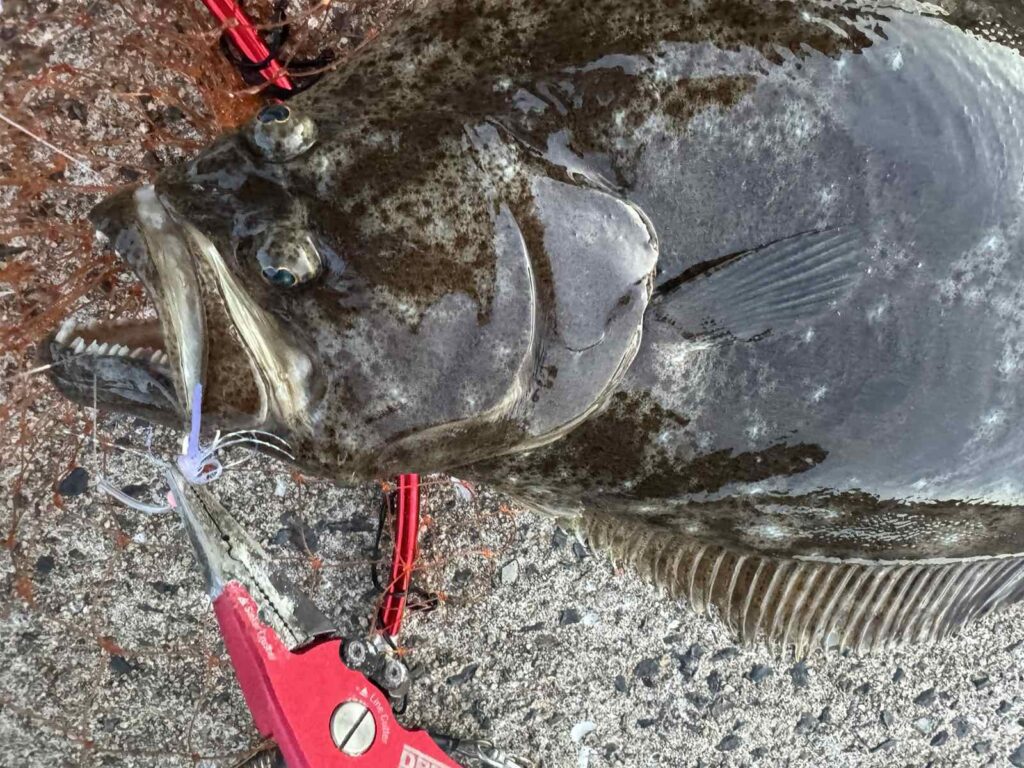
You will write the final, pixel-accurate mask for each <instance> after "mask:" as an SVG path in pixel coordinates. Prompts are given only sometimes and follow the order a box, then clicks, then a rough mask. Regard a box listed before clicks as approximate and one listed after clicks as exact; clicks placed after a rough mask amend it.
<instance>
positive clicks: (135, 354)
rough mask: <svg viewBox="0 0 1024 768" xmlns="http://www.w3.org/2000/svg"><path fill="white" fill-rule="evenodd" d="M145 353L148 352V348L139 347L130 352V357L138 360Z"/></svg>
mask: <svg viewBox="0 0 1024 768" xmlns="http://www.w3.org/2000/svg"><path fill="white" fill-rule="evenodd" d="M144 354H146V350H144V349H143V348H142V347H137V348H136V349H133V350H132V351H131V352H130V353H129V354H128V357H130V358H131V359H132V360H138V359H139V358H140V357H142V356H143V355H144Z"/></svg>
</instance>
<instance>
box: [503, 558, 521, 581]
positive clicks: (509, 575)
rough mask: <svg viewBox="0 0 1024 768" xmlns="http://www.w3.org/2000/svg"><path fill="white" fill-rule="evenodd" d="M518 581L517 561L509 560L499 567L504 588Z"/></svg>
mask: <svg viewBox="0 0 1024 768" xmlns="http://www.w3.org/2000/svg"><path fill="white" fill-rule="evenodd" d="M517 581H519V561H518V560H510V561H509V562H507V563H505V565H503V566H502V567H501V583H502V584H504V585H505V586H509V585H511V584H515V583H516V582H517Z"/></svg>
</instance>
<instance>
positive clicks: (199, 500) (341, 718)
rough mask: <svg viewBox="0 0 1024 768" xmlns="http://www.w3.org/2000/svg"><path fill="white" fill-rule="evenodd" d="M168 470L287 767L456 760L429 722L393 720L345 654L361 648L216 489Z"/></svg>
mask: <svg viewBox="0 0 1024 768" xmlns="http://www.w3.org/2000/svg"><path fill="white" fill-rule="evenodd" d="M166 473H167V481H168V483H169V485H170V493H171V498H172V500H173V503H174V504H173V505H174V506H175V507H176V508H177V510H178V512H179V514H180V516H181V519H182V520H183V521H184V523H185V528H186V530H187V531H188V534H189V538H190V539H191V540H192V544H193V545H194V547H195V551H196V557H197V559H198V561H199V564H200V566H201V568H202V570H203V574H204V576H205V578H206V586H207V591H208V593H209V595H210V597H211V599H212V600H213V607H214V611H215V613H216V615H217V622H218V623H219V625H220V630H221V634H222V635H223V637H224V645H225V646H226V647H227V651H228V654H229V655H230V657H231V663H232V664H233V666H234V668H235V673H236V674H237V676H238V682H239V685H240V686H241V688H242V693H243V694H244V695H245V701H246V704H248V706H249V710H250V711H251V712H252V715H253V720H254V721H255V723H256V727H257V728H258V729H259V731H260V733H261V734H262V735H263V736H265V737H267V738H271V739H273V740H274V741H275V742H277V745H278V747H279V749H280V751H281V753H282V755H283V757H284V760H285V762H286V763H287V765H288V768H334V767H335V766H338V767H344V768H352V767H353V766H357V767H358V768H459V765H458V764H457V763H455V762H454V761H453V760H452V759H451V757H449V756H448V755H447V754H446V753H445V752H444V750H442V749H441V747H440V746H439V745H438V744H437V742H435V741H434V739H433V738H432V737H431V736H430V734H428V733H427V732H426V731H423V730H407V729H406V728H403V727H402V726H401V725H400V724H399V723H398V721H397V720H396V718H395V714H394V711H393V709H392V707H391V704H390V701H389V698H388V696H387V695H386V693H385V692H384V690H382V689H381V688H379V687H378V686H377V684H375V683H374V682H373V681H371V679H370V678H368V677H366V676H365V675H363V674H362V673H360V672H358V671H356V670H355V669H352V668H350V667H349V666H348V665H346V663H345V661H344V660H343V659H349V660H351V659H352V658H353V656H358V655H359V653H354V652H355V651H358V650H359V649H358V648H355V647H349V648H345V647H344V645H343V641H342V640H340V639H339V638H338V636H337V630H336V628H335V627H334V626H333V625H332V624H331V622H330V620H329V619H327V617H326V616H325V615H324V614H323V613H321V612H320V610H319V609H318V608H317V607H316V606H315V605H314V604H313V602H312V601H311V600H310V599H309V598H308V597H307V596H306V595H305V594H303V593H302V592H301V591H300V590H299V589H298V588H297V587H295V585H293V584H292V583H290V582H289V581H288V580H287V579H285V578H283V577H282V576H281V575H280V574H278V573H277V572H276V570H275V568H274V565H273V562H272V560H271V559H270V557H269V556H268V555H267V553H266V551H265V550H264V549H263V548H262V547H261V546H260V545H259V543H258V542H256V541H255V540H254V539H253V538H252V537H251V536H249V535H248V534H247V533H246V532H245V530H244V529H243V528H242V526H241V525H240V524H239V523H238V521H237V520H236V519H235V518H234V517H233V516H232V515H231V514H230V513H229V512H228V511H227V509H225V508H224V506H223V505H222V504H221V503H220V502H219V501H217V499H216V498H215V497H214V496H213V494H211V493H210V491H209V490H207V488H206V487H205V486H203V485H191V484H189V483H188V482H187V481H186V480H185V477H184V476H183V475H182V474H181V472H180V471H179V470H178V468H177V467H174V466H168V468H167V470H166ZM355 642H356V643H359V642H361V641H355ZM346 651H347V653H346ZM343 654H344V655H343Z"/></svg>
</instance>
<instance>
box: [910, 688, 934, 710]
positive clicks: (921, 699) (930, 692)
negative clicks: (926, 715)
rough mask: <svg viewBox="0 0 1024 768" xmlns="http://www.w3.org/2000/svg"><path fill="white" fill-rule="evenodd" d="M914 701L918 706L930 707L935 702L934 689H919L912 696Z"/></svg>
mask: <svg viewBox="0 0 1024 768" xmlns="http://www.w3.org/2000/svg"><path fill="white" fill-rule="evenodd" d="M914 703H915V704H917V705H918V706H920V707H930V706H931V705H932V704H934V703H935V689H934V688H928V689H927V690H924V691H921V693H919V694H917V696H916V697H915V698H914Z"/></svg>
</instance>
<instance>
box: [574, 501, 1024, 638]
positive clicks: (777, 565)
mask: <svg viewBox="0 0 1024 768" xmlns="http://www.w3.org/2000/svg"><path fill="white" fill-rule="evenodd" d="M580 524H581V526H582V528H583V533H584V534H585V535H586V536H587V538H588V539H589V540H590V543H591V545H592V546H594V547H596V548H599V549H604V550H605V551H607V552H609V553H610V554H611V556H612V558H613V559H614V560H615V561H616V562H617V563H620V564H622V565H629V566H633V567H635V568H637V569H638V570H639V571H640V572H641V574H642V575H644V576H646V577H648V578H650V579H651V580H652V581H654V582H655V583H656V584H658V585H660V586H662V587H664V588H665V589H666V590H667V591H668V592H669V594H670V595H671V596H672V597H675V598H682V599H685V600H686V601H687V602H689V603H690V605H691V606H692V607H693V608H694V609H695V610H697V611H705V612H711V609H712V606H714V608H715V609H717V611H718V614H719V615H720V616H721V618H722V620H723V621H724V622H725V623H726V625H727V626H728V627H729V628H730V630H732V631H733V632H734V633H735V634H736V635H737V636H738V637H739V639H740V640H742V641H744V642H758V641H761V642H766V643H767V644H768V645H769V646H770V647H773V648H777V649H778V650H779V651H780V652H781V653H787V652H789V651H790V650H792V652H793V653H794V655H795V656H796V657H797V658H802V657H803V656H805V655H807V654H808V653H810V652H812V651H813V650H815V649H818V648H822V649H824V650H826V651H828V650H838V651H840V652H841V651H843V650H846V649H851V650H853V651H855V652H861V651H870V650H875V649H877V648H886V647H890V646H896V645H902V644H905V643H913V642H932V641H935V640H938V639H940V638H943V637H945V636H947V635H949V634H951V633H954V632H956V631H957V630H959V629H960V627H962V626H964V625H965V624H967V623H969V622H971V621H974V620H975V619H977V618H979V617H981V616H984V615H985V614H987V613H989V612H990V611H992V610H994V609H996V608H998V607H1000V606H1002V605H1005V604H1007V603H1010V602H1013V601H1015V600H1017V599H1019V598H1020V597H1022V596H1024V556H1019V555H1007V556H1000V557H987V558H964V559H958V560H930V561H921V562H919V563H915V562H908V561H902V562H864V561H853V560H849V561H843V560H837V559H811V558H786V557H775V556H770V555H764V554H757V553H753V552H741V551H739V550H736V549H731V548H729V547H725V546H722V545H719V544H714V543H708V542H702V541H700V540H698V539H696V538H693V537H690V536H687V535H685V534H680V533H671V532H666V531H664V530H663V529H661V528H658V527H655V526H653V525H650V524H648V523H645V522H643V521H639V520H635V519H621V518H617V517H613V516H609V515H596V514H589V513H588V514H587V515H585V516H584V517H583V518H581V522H580Z"/></svg>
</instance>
